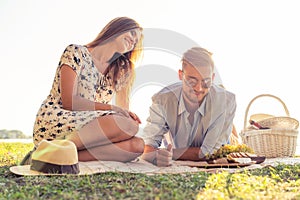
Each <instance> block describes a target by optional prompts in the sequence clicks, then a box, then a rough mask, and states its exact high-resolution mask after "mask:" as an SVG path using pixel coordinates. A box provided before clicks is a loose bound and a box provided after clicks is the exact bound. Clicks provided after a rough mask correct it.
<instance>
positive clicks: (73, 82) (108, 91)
mask: <svg viewBox="0 0 300 200" xmlns="http://www.w3.org/2000/svg"><path fill="white" fill-rule="evenodd" d="M142 39H143V36H142V28H141V27H140V26H139V24H138V23H137V22H135V21H134V20H133V19H130V18H127V17H119V18H115V19H113V20H112V21H110V22H109V23H108V24H107V25H106V26H105V27H104V28H103V30H102V31H101V32H100V33H99V35H98V36H97V37H96V39H95V40H94V41H92V42H90V43H89V44H87V45H84V46H81V45H74V44H72V45H69V46H68V47H67V48H66V49H65V51H64V52H63V54H62V56H61V59H60V62H59V64H58V68H57V71H56V75H55V79H54V83H53V86H52V89H51V92H50V94H49V96H48V97H47V99H46V100H45V101H44V102H43V104H42V105H41V108H40V109H39V111H38V113H37V116H36V121H35V124H34V132H33V138H34V144H35V146H36V145H38V143H39V142H40V141H41V140H43V139H48V140H52V139H61V138H63V139H67V140H70V141H72V142H74V143H75V145H76V147H77V149H78V159H79V160H80V161H91V160H115V161H123V162H127V161H130V160H133V159H135V158H136V157H138V156H139V155H141V154H142V153H143V148H144V142H143V140H142V139H140V138H137V137H135V135H136V134H137V132H138V126H139V123H141V122H140V119H139V117H138V116H137V115H136V114H135V113H133V112H131V111H128V108H129V93H130V89H131V86H132V83H133V80H134V64H135V63H136V61H138V59H139V58H140V56H141V55H142V54H141V53H142ZM113 95H115V102H116V105H111V104H109V102H110V101H111V99H112V97H113Z"/></svg>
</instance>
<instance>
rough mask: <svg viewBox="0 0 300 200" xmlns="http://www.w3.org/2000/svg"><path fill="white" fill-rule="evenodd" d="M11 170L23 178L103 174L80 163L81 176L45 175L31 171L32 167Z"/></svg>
mask: <svg viewBox="0 0 300 200" xmlns="http://www.w3.org/2000/svg"><path fill="white" fill-rule="evenodd" d="M9 170H10V171H11V172H12V173H14V174H17V175H21V176H65V175H68V176H69V175H71V176H79V175H91V174H97V173H101V172H103V170H101V168H96V169H95V168H91V167H88V165H86V164H84V163H79V170H80V172H79V174H50V173H43V172H39V171H35V170H31V169H30V165H18V166H12V167H10V168H9Z"/></svg>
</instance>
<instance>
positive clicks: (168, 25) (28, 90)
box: [0, 0, 300, 135]
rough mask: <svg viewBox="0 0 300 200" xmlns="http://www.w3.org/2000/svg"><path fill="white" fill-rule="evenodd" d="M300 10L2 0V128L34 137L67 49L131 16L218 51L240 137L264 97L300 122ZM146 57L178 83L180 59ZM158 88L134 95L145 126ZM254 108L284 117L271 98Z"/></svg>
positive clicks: (171, 0)
mask: <svg viewBox="0 0 300 200" xmlns="http://www.w3.org/2000/svg"><path fill="white" fill-rule="evenodd" d="M298 5H299V3H298V1H297V0H294V1H293V0H264V1H261V0H251V1H250V0H249V1H247V0H244V1H241V0H226V1H223V0H215V1H201V0H195V1H192V0H190V1H179V0H178V1H177V0H163V1H162V0H152V1H141V0H133V1H130V0H128V1H123V0H117V1H114V0H111V1H100V0H94V1H93V0H86V1H75V0H44V1H38V0H26V1H24V0H1V1H0V19H1V20H0V44H1V45H0V60H1V63H2V64H1V71H2V73H1V78H0V91H1V93H2V95H1V101H0V102H1V104H0V113H1V115H0V129H8V130H10V129H17V130H21V131H23V132H24V133H25V134H27V135H31V134H32V127H33V123H34V120H35V114H36V112H37V110H38V108H39V106H40V104H41V103H42V101H43V100H44V99H45V98H46V96H47V95H48V94H49V91H50V89H51V86H52V81H53V78H54V73H55V70H56V67H57V64H58V61H59V58H60V56H61V53H62V52H63V50H64V48H65V47H66V46H67V45H68V44H71V43H76V44H86V43H88V42H90V41H91V40H93V39H94V38H95V37H96V35H97V34H98V32H99V31H100V30H101V29H102V28H103V27H104V26H105V25H106V23H108V22H109V21H110V20H111V19H113V18H115V17H118V16H128V17H131V18H133V19H135V20H136V21H138V22H139V23H140V24H141V25H142V26H143V27H144V28H146V29H147V28H148V29H152V28H154V29H157V30H158V29H166V30H170V31H173V32H174V33H176V34H181V35H183V36H185V37H186V38H189V39H191V40H193V41H195V42H196V43H197V44H199V45H201V46H202V47H205V48H207V49H208V50H210V51H211V52H213V53H214V59H215V63H216V66H217V69H218V71H219V73H220V75H221V78H222V81H223V84H224V85H225V87H226V88H227V89H228V90H230V91H232V92H233V93H235V94H236V97H237V104H238V107H237V112H236V117H235V124H236V127H237V130H238V132H240V131H241V130H242V129H243V122H244V115H245V110H246V107H247V105H248V104H249V102H250V101H251V99H253V98H254V97H255V96H257V95H259V94H273V95H275V96H277V97H279V98H281V99H282V100H283V101H284V102H285V104H286V106H287V107H288V109H289V111H290V115H291V116H292V117H294V118H296V119H300V106H299V105H298V104H299V102H300V96H299V94H297V91H298V89H296V85H298V86H299V85H300V79H299V75H298V74H297V72H298V71H299V70H297V68H298V67H300V59H299V55H298V54H299V52H300V37H299V36H300V29H299V19H300V12H299V6H298ZM145 39H146V38H145ZM157 41H158V42H160V37H159V35H158V36H157ZM176 42H177V41H176V40H174V44H175V45H176V44H177V43H176ZM178 45H181V44H178ZM144 54H145V55H144V61H143V62H142V63H141V65H142V66H145V65H150V67H151V65H163V66H166V67H170V69H174V72H175V73H173V74H169V76H167V75H166V79H168V80H169V79H170V80H176V79H177V75H176V71H177V70H178V69H179V68H180V62H179V60H180V57H178V55H177V56H176V55H174V54H172V52H171V53H170V52H167V51H162V50H155V49H154V50H145V53H144ZM296 70H297V71H296ZM143 76H145V75H143ZM161 87H162V85H160V84H157V83H151V82H149V83H148V84H145V85H142V86H140V87H138V88H137V89H136V90H135V91H134V93H133V94H132V104H131V110H133V111H135V112H136V113H137V114H138V115H139V116H140V118H141V119H142V121H143V124H142V126H144V125H145V119H146V117H147V115H148V107H149V105H150V103H151V101H150V97H151V95H152V94H153V93H154V92H155V91H157V90H158V89H160V88H161ZM262 102H263V103H262ZM251 108H252V109H250V111H249V114H251V112H252V113H261V112H263V113H268V114H274V115H285V113H284V110H283V107H282V105H281V104H280V103H279V102H277V101H276V100H275V99H272V98H262V99H258V100H256V101H255V102H254V103H253V106H251Z"/></svg>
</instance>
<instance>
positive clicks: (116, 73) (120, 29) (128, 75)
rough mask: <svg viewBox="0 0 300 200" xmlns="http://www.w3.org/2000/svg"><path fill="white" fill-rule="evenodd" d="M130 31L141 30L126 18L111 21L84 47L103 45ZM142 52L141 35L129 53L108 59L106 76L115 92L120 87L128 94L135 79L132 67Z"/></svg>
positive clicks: (134, 22)
mask: <svg viewBox="0 0 300 200" xmlns="http://www.w3.org/2000/svg"><path fill="white" fill-rule="evenodd" d="M132 29H140V30H141V31H142V30H143V29H142V27H140V25H139V24H138V23H137V22H136V21H135V20H133V19H131V18H128V17H117V18H115V19H113V20H111V21H110V22H109V23H108V24H107V25H106V26H105V27H104V28H103V29H102V31H101V32H100V33H99V34H98V36H97V37H96V38H95V39H94V40H93V41H92V42H90V43H89V44H87V45H86V46H87V47H89V48H93V47H96V46H98V45H102V44H105V43H107V42H109V41H111V40H112V39H114V38H116V37H118V36H119V35H121V34H123V33H125V32H127V31H129V30H132ZM142 52H143V35H141V38H140V39H139V41H138V42H137V43H136V45H135V47H134V49H133V50H132V51H129V52H127V53H125V54H123V55H121V54H117V53H116V54H115V55H114V56H113V57H112V58H111V59H110V61H109V66H108V68H107V70H106V74H108V75H109V76H110V78H111V79H112V84H113V87H114V89H115V90H116V91H119V90H120V86H122V87H125V89H126V90H127V95H129V94H130V90H131V88H132V85H133V82H134V79H135V71H134V66H135V64H136V63H137V62H138V60H139V59H140V57H141V56H142ZM124 77H125V79H126V80H120V78H121V79H122V78H123V79H124ZM127 98H129V97H127Z"/></svg>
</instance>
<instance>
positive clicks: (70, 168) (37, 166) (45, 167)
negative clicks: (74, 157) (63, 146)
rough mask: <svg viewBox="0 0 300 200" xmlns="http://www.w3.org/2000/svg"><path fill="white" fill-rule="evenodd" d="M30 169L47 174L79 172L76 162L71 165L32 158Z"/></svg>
mask: <svg viewBox="0 0 300 200" xmlns="http://www.w3.org/2000/svg"><path fill="white" fill-rule="evenodd" d="M30 169H31V170H35V171H39V172H43V173H47V174H79V172H80V171H79V165H78V163H76V164H73V165H56V164H52V163H47V162H43V161H39V160H32V161H31V166H30Z"/></svg>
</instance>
